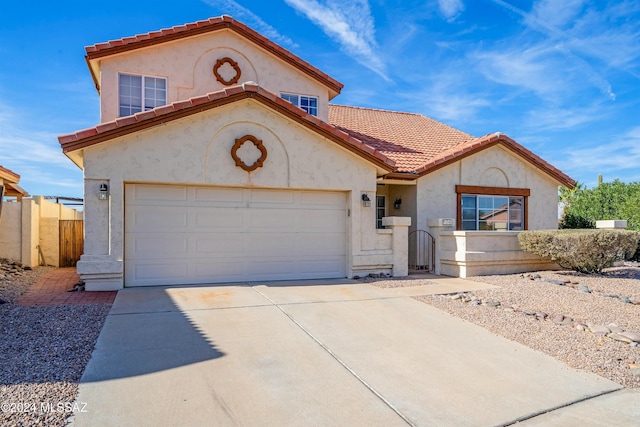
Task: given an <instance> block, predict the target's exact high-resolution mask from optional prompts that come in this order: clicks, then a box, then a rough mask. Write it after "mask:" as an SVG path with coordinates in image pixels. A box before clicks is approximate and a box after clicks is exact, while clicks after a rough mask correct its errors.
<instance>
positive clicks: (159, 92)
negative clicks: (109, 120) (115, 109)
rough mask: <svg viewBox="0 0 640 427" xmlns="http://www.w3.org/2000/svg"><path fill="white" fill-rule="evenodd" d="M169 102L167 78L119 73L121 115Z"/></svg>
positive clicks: (128, 114)
mask: <svg viewBox="0 0 640 427" xmlns="http://www.w3.org/2000/svg"><path fill="white" fill-rule="evenodd" d="M166 103H167V80H166V79H163V78H161V77H149V76H142V75H135V74H123V73H120V74H118V104H119V113H118V115H119V117H124V116H130V115H132V114H135V113H139V112H140V111H147V110H151V109H153V108H156V107H159V106H161V105H166Z"/></svg>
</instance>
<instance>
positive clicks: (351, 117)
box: [329, 104, 474, 172]
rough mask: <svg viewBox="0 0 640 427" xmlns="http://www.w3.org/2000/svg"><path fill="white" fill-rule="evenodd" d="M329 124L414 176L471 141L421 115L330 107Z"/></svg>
mask: <svg viewBox="0 0 640 427" xmlns="http://www.w3.org/2000/svg"><path fill="white" fill-rule="evenodd" d="M329 123H331V124H332V125H334V126H336V127H337V128H338V129H342V130H343V131H345V132H347V133H348V134H349V135H351V136H353V137H355V138H358V139H360V140H361V141H363V142H364V143H366V144H369V145H371V146H372V147H374V148H375V149H376V150H378V151H379V152H381V153H383V154H385V155H386V156H387V157H390V158H392V159H393V160H395V161H396V168H397V171H398V172H413V171H415V170H417V169H418V168H420V167H421V166H423V165H424V164H426V163H427V162H429V160H431V159H432V158H434V157H435V156H436V155H438V154H439V153H441V152H442V151H443V150H446V149H448V148H451V147H453V146H456V145H458V144H461V143H463V142H465V141H468V140H470V139H473V138H474V137H473V136H471V135H469V134H467V133H464V132H461V131H459V130H457V129H454V128H452V127H450V126H447V125H445V124H444V123H440V122H437V121H435V120H433V119H430V118H428V117H425V116H422V115H420V114H412V113H401V112H395V111H386V110H374V109H369V108H360V107H349V106H345V105H335V104H331V105H329Z"/></svg>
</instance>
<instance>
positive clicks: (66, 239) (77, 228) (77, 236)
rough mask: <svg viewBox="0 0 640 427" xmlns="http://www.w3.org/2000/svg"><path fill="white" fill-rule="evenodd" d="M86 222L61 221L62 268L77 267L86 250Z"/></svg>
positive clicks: (77, 220)
mask: <svg viewBox="0 0 640 427" xmlns="http://www.w3.org/2000/svg"><path fill="white" fill-rule="evenodd" d="M83 230H84V221H82V220H81V219H76V220H60V267H75V266H76V263H77V262H78V260H79V259H80V255H82V252H83V250H84V233H83Z"/></svg>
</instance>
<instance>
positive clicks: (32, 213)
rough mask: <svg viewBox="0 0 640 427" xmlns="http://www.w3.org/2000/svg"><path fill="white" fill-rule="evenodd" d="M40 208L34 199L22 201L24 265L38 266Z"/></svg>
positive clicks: (22, 258)
mask: <svg viewBox="0 0 640 427" xmlns="http://www.w3.org/2000/svg"><path fill="white" fill-rule="evenodd" d="M39 244H40V208H39V206H38V205H37V204H36V203H35V202H34V201H33V199H23V200H22V257H21V262H22V263H23V264H24V265H29V266H35V265H38V264H39V263H38V245H39Z"/></svg>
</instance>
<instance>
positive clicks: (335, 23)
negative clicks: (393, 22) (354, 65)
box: [285, 0, 389, 80]
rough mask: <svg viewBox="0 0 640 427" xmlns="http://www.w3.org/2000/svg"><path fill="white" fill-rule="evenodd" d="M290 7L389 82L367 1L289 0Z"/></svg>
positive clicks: (286, 0) (287, 1)
mask: <svg viewBox="0 0 640 427" xmlns="http://www.w3.org/2000/svg"><path fill="white" fill-rule="evenodd" d="M285 3H287V4H288V5H289V6H291V7H292V8H294V9H295V10H297V11H298V12H300V13H302V14H304V15H305V16H306V17H307V19H309V20H310V21H311V22H313V23H314V24H316V25H317V26H319V27H320V28H321V29H322V31H324V32H325V34H327V35H328V36H329V37H331V38H332V39H334V40H335V41H336V42H338V43H339V44H340V47H341V49H342V50H343V51H344V52H345V53H346V54H348V55H350V56H352V57H353V58H354V59H355V60H356V61H358V62H360V63H361V64H362V65H364V66H365V67H367V68H369V69H370V70H372V71H374V72H375V73H377V74H378V75H380V76H381V77H383V78H384V79H385V80H389V78H388V77H387V75H386V72H385V64H384V62H383V61H382V58H381V56H380V55H379V54H378V52H379V49H378V45H377V43H376V39H375V24H374V20H373V16H372V14H371V9H370V8H369V3H368V1H367V0H344V1H338V0H328V1H326V2H325V4H323V3H320V2H319V1H317V0H285Z"/></svg>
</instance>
